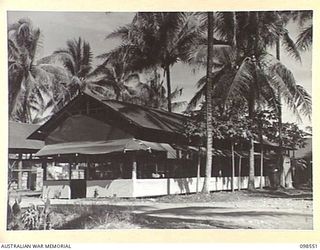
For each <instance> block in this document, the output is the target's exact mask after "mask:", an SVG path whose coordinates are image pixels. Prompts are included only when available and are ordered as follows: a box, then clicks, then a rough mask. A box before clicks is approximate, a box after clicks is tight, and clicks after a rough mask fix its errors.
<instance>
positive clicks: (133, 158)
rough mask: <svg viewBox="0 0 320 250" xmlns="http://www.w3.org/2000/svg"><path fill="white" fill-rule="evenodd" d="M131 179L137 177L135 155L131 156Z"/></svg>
mask: <svg viewBox="0 0 320 250" xmlns="http://www.w3.org/2000/svg"><path fill="white" fill-rule="evenodd" d="M132 179H133V180H136V179H137V160H136V157H135V156H133V157H132Z"/></svg>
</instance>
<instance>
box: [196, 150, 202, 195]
mask: <svg viewBox="0 0 320 250" xmlns="http://www.w3.org/2000/svg"><path fill="white" fill-rule="evenodd" d="M200 165H201V148H200V147H199V151H198V164H197V187H196V193H199V184H200Z"/></svg>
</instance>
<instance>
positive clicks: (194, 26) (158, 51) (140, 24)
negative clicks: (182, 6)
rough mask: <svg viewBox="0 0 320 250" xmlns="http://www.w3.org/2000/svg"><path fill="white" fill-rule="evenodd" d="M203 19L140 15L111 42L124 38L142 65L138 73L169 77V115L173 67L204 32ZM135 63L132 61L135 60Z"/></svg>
mask: <svg viewBox="0 0 320 250" xmlns="http://www.w3.org/2000/svg"><path fill="white" fill-rule="evenodd" d="M199 23H200V19H199V17H198V15H197V14H195V13H184V12H145V13H143V12H139V13H137V14H136V15H135V17H134V19H133V21H132V23H131V24H129V25H127V26H124V27H120V28H119V29H117V30H116V31H114V32H113V33H111V34H109V35H108V38H120V39H121V40H122V41H123V44H122V45H121V46H120V47H119V49H124V47H125V48H126V50H127V51H129V53H130V54H129V55H128V57H131V59H132V55H134V58H136V59H137V60H138V63H135V64H131V66H132V65H133V66H135V67H133V69H134V70H139V69H146V68H152V67H161V68H162V69H163V71H164V73H165V76H166V85H167V102H168V105H167V106H168V111H169V112H171V110H172V104H171V92H172V91H171V67H172V66H173V65H174V64H175V63H176V62H178V61H179V60H181V59H182V57H183V55H184V54H185V53H186V51H187V50H188V47H189V46H190V44H191V42H192V40H193V39H195V38H196V37H197V36H198V34H199V33H198V32H199V31H200V25H199ZM131 61H132V60H131Z"/></svg>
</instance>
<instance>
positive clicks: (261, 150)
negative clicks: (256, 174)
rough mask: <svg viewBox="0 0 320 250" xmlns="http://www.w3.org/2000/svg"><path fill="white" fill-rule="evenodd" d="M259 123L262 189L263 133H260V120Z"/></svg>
mask: <svg viewBox="0 0 320 250" xmlns="http://www.w3.org/2000/svg"><path fill="white" fill-rule="evenodd" d="M258 122H259V124H258V126H259V138H260V189H262V188H263V187H262V186H263V185H262V177H263V150H264V147H263V135H262V124H261V120H260V121H258Z"/></svg>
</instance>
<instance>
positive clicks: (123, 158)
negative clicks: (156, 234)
mask: <svg viewBox="0 0 320 250" xmlns="http://www.w3.org/2000/svg"><path fill="white" fill-rule="evenodd" d="M186 119H189V118H188V117H186V116H183V115H180V114H175V113H169V112H166V111H161V110H157V109H152V108H147V107H142V106H139V105H135V104H129V103H124V102H120V101H115V100H102V99H98V98H97V97H95V96H93V95H92V94H89V93H86V92H84V93H80V94H79V95H78V96H76V97H75V98H74V99H73V100H72V101H71V102H70V103H68V104H67V105H66V106H65V107H64V108H62V109H61V110H60V111H59V112H58V113H57V114H55V115H54V116H53V117H52V118H51V119H50V120H49V121H47V122H46V123H45V124H43V125H42V126H41V127H39V128H38V129H36V130H35V131H34V132H33V133H32V134H31V135H30V136H29V137H28V138H29V139H35V140H43V141H44V143H45V146H44V147H43V148H42V149H41V150H40V151H39V152H37V153H36V156H37V157H40V158H41V159H42V161H43V169H44V181H43V197H50V198H68V199H70V198H82V197H144V196H158V195H167V194H181V193H192V192H196V190H197V189H199V187H202V184H203V180H204V178H203V177H200V178H197V175H198V173H200V175H201V176H204V167H205V164H204V158H205V157H199V155H200V154H199V149H198V148H197V147H195V145H192V143H190V142H189V141H188V138H186V137H185V136H184V135H183V133H182V131H183V128H184V123H185V121H186ZM213 153H214V155H215V156H216V157H217V158H218V157H223V158H227V159H229V160H226V159H225V161H228V162H229V164H228V166H225V168H230V166H231V160H230V159H231V158H230V156H229V155H226V154H228V153H227V150H218V149H214V152H213ZM238 154H239V155H241V152H238ZM257 154H258V153H257ZM241 157H242V158H243V159H244V158H245V157H246V156H245V155H241ZM255 178H256V180H255V181H256V186H257V187H258V186H259V185H260V184H261V185H262V186H264V185H265V184H266V181H265V179H266V178H265V176H264V175H263V171H262V172H261V171H260V173H259V176H256V177H255ZM247 185H248V171H247V170H246V169H245V167H244V166H243V168H242V172H241V170H240V173H239V174H238V172H236V173H235V175H234V177H233V176H231V175H230V171H226V173H225V174H223V173H220V172H216V173H213V178H211V182H210V184H209V186H210V190H212V191H214V190H230V189H231V188H232V186H233V188H235V189H236V188H247Z"/></svg>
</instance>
